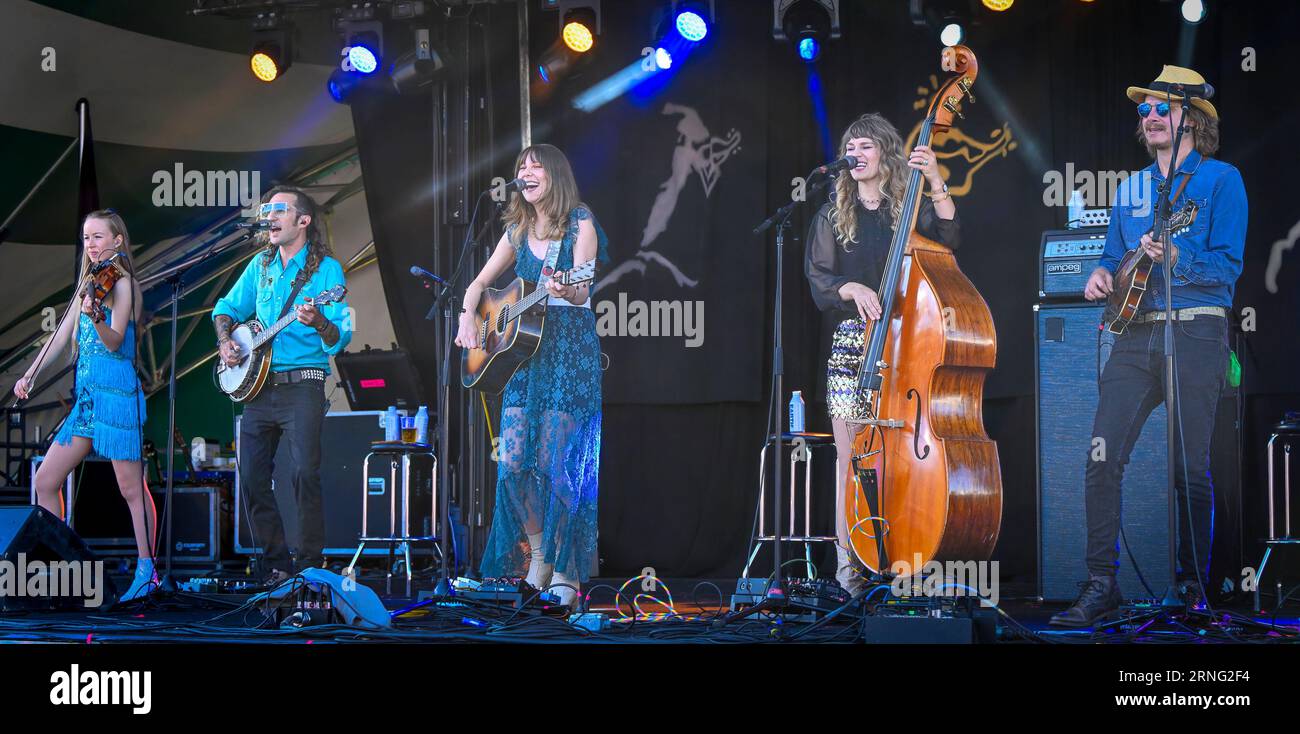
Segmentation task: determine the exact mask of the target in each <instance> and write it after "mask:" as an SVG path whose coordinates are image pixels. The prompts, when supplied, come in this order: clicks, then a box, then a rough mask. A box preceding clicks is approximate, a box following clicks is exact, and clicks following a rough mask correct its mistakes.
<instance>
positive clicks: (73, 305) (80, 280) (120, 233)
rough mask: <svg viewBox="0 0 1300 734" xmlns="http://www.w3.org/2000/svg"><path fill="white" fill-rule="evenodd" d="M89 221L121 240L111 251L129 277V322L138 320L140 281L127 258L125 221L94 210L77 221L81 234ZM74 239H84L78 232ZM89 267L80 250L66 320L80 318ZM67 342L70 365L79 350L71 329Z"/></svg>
mask: <svg viewBox="0 0 1300 734" xmlns="http://www.w3.org/2000/svg"><path fill="white" fill-rule="evenodd" d="M92 219H98V220H101V221H104V222H107V223H108V231H109V234H111V235H113V237H114V238H115V239H116V238H117V237H121V238H122V244H121V245H119V246H116V247H115V248H114V249H116V250H117V252H118V260H117V262H118V264H120V265H121V266H122V269H123V270H125V271H126V272H127V273H128V274H129V275H130V276H131V318H132V319H133V320H135V319H139V318H140V311H141V309H142V308H143V296H142V294H141V292H140V282H139V281H138V280H137V279H136V277H135V260H133V259H132V258H131V235H130V234H129V233H127V231H126V222H125V221H123V219H122V215H121V214H118V213H117V210H115V209H98V210H96V211H93V212H91V213H89V214H87V215H86V218H85V219H83V220H81V229H82V231H84V230H85V227H86V222H88V221H90V220H92ZM77 236H78V237H84V235H83V234H82V233H81V232H78V234H77ZM91 265H93V263H92V262H91V261H90V254H89V253H88V252H86V249H85V248H84V247H83V248H82V250H81V267H80V269H79V272H78V274H77V286H78V287H76V288H73V291H72V299H71V301H70V302H69V303H68V315H67V316H65V318H68V317H69V316H71V315H73V314H78V316H77V318H80V315H79V313H80V311H81V296H82V291H83V290H84V288H83V287H82V286H84V284H85V283H86V282H87V280H86V279H87V277H88V276H89V275H90V267H91ZM123 333H126V332H125V330H124V331H123ZM139 337H140V330H139V329H138V328H137V329H136V338H137V339H139ZM69 340H70V341H71V342H72V345H71V349H69V357H70V361H71V362H72V363H73V364H76V363H77V356H78V353H79V352H80V348H79V345H78V343H77V330H76V328H73V330H72V334H71V336H70V337H69Z"/></svg>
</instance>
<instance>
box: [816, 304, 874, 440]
mask: <svg viewBox="0 0 1300 734" xmlns="http://www.w3.org/2000/svg"><path fill="white" fill-rule="evenodd" d="M866 331H867V324H866V322H865V321H863V320H862V319H845V320H844V321H841V322H840V325H839V326H837V327H836V328H835V335H834V336H833V337H832V338H831V358H830V361H828V362H827V363H826V406H827V408H828V411H829V412H830V414H831V417H832V418H839V419H840V420H843V421H848V422H850V423H855V422H862V421H863V420H866V419H867V417H868V412H869V411H868V408H869V406H868V404H867V401H866V399H865V398H866V392H865V391H860V390H859V389H858V373H859V371H860V370H861V369H862V353H863V351H865V349H866V344H865V343H864V341H865V334H866Z"/></svg>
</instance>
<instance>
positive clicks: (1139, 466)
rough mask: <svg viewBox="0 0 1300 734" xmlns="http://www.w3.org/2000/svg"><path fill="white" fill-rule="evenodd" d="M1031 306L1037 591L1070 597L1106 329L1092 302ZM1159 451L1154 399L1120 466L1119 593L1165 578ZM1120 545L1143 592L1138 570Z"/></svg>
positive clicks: (1136, 591) (1083, 540)
mask: <svg viewBox="0 0 1300 734" xmlns="http://www.w3.org/2000/svg"><path fill="white" fill-rule="evenodd" d="M1035 308H1036V310H1037V313H1036V317H1037V327H1036V329H1035V333H1034V337H1035V345H1036V346H1035V363H1036V372H1037V385H1036V391H1035V395H1036V399H1037V411H1038V509H1039V524H1038V548H1039V552H1038V578H1039V595H1040V596H1042V597H1043V598H1044V599H1047V600H1052V601H1061V600H1071V601H1072V600H1073V599H1074V598H1075V596H1077V595H1078V592H1079V588H1078V586H1077V584H1078V582H1079V581H1082V580H1084V579H1086V578H1087V568H1086V567H1085V565H1084V552H1085V547H1086V544H1087V524H1086V520H1085V514H1084V501H1083V476H1084V470H1085V469H1086V467H1087V462H1088V459H1089V453H1090V452H1091V451H1092V448H1093V447H1092V419H1093V415H1094V414H1095V413H1096V410H1097V384H1098V376H1099V375H1100V374H1101V368H1102V367H1103V366H1104V365H1105V362H1106V359H1107V358H1108V357H1109V356H1110V350H1111V347H1112V346H1113V344H1114V336H1115V335H1114V334H1109V333H1103V332H1101V331H1100V330H1099V329H1098V323H1099V322H1100V320H1101V314H1102V308H1101V307H1100V306H1094V305H1092V304H1090V303H1085V304H1061V305H1050V306H1048V305H1044V306H1036V307H1035ZM1099 344H1100V349H1099V348H1098V347H1099ZM1165 457H1166V454H1165V408H1164V405H1163V404H1162V405H1160V406H1158V407H1156V409H1155V410H1154V411H1152V413H1151V416H1150V417H1149V418H1148V419H1147V422H1146V425H1145V426H1143V428H1142V434H1141V435H1140V436H1139V437H1138V440H1137V444H1136V445H1134V447H1133V453H1132V454H1131V456H1130V457H1129V463H1128V465H1127V466H1126V467H1125V468H1124V486H1123V491H1122V497H1123V505H1122V506H1123V511H1122V512H1121V515H1120V516H1121V518H1122V522H1123V528H1124V532H1123V534H1122V537H1121V547H1120V554H1119V559H1120V567H1119V586H1120V591H1121V592H1123V594H1124V598H1125V599H1141V598H1148V597H1150V596H1152V593H1151V592H1154V594H1155V595H1157V596H1158V595H1161V594H1163V593H1164V590H1165V588H1166V587H1167V586H1168V584H1169V581H1170V579H1169V557H1168V547H1169V532H1168V529H1169V519H1168V511H1169V504H1168V502H1167V499H1166V497H1167V489H1166V487H1167V485H1166V483H1165V477H1166V475H1167V473H1168V472H1167V471H1166V468H1165V462H1166V458H1165ZM1125 538H1127V540H1128V551H1127V552H1126V551H1125V549H1124V547H1123V540H1124V539H1125ZM1129 552H1131V553H1132V554H1133V558H1134V559H1135V560H1136V562H1137V566H1138V568H1140V569H1141V574H1142V576H1143V577H1144V578H1145V579H1146V582H1147V584H1148V585H1150V587H1151V592H1148V591H1147V589H1146V587H1144V586H1143V585H1142V582H1141V581H1140V580H1139V579H1138V575H1137V573H1136V572H1135V569H1134V567H1133V562H1132V561H1130V559H1129Z"/></svg>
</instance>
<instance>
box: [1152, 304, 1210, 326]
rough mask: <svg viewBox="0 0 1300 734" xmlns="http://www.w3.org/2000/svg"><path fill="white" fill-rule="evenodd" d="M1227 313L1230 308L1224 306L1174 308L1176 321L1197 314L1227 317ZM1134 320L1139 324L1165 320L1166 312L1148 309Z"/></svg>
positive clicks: (1192, 317) (1190, 318) (1184, 319)
mask: <svg viewBox="0 0 1300 734" xmlns="http://www.w3.org/2000/svg"><path fill="white" fill-rule="evenodd" d="M1227 315H1228V309H1226V308H1224V307H1223V306H1196V307H1193V308H1176V309H1174V321H1191V320H1192V319H1194V318H1196V317H1197V316H1219V317H1225V316H1227ZM1133 320H1134V321H1135V322H1137V323H1139V324H1149V323H1151V322H1153V321H1164V320H1165V312H1164V311H1148V312H1146V313H1144V314H1139V315H1138V317H1137V318H1135V319H1133Z"/></svg>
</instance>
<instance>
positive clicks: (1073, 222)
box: [1065, 189, 1083, 229]
mask: <svg viewBox="0 0 1300 734" xmlns="http://www.w3.org/2000/svg"><path fill="white" fill-rule="evenodd" d="M1067 211H1068V212H1069V213H1068V214H1067V215H1066V216H1067V217H1069V221H1067V222H1066V224H1065V226H1066V227H1068V228H1070V229H1078V228H1079V227H1082V226H1083V222H1081V221H1079V220H1081V219H1083V192H1081V191H1079V190H1078V189H1075V190H1074V191H1071V192H1070V203H1069V205H1068V209H1067Z"/></svg>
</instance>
